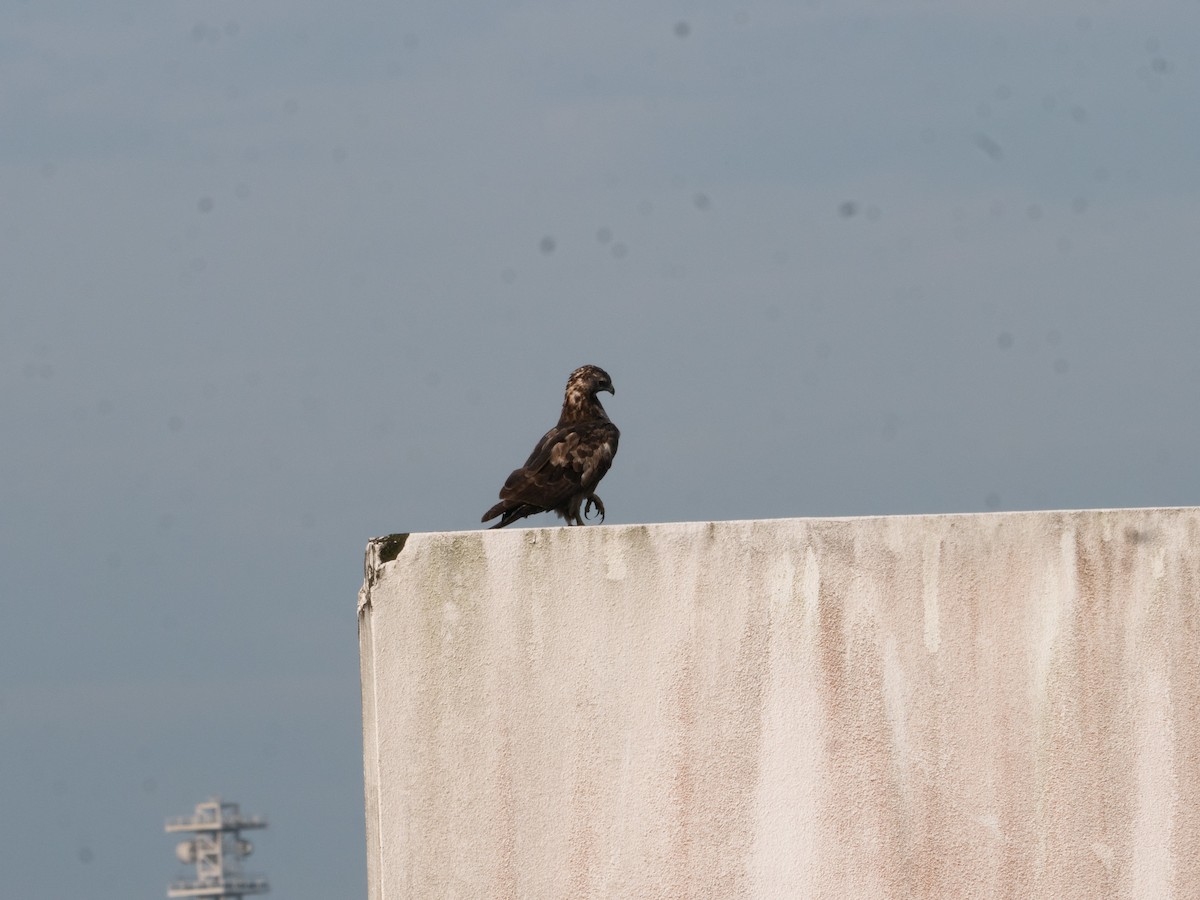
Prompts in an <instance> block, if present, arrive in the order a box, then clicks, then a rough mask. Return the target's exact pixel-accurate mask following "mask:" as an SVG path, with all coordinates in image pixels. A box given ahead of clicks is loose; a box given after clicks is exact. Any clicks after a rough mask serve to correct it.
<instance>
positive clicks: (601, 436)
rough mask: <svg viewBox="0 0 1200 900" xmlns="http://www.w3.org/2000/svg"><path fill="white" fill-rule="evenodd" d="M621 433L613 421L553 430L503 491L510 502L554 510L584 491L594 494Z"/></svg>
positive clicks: (588, 423)
mask: <svg viewBox="0 0 1200 900" xmlns="http://www.w3.org/2000/svg"><path fill="white" fill-rule="evenodd" d="M619 438H620V432H619V431H617V427H616V426H615V425H613V424H612V423H611V422H599V421H598V422H578V423H575V424H572V425H563V426H558V427H555V428H551V429H550V430H549V431H548V432H546V434H545V436H543V437H542V439H541V440H540V441H539V442H538V445H537V446H536V447H535V448H534V449H533V452H532V453H531V454H529V459H527V460H526V461H525V465H523V466H522V467H521V468H519V469H517V470H515V471H514V472H513V473H512V474H511V475H509V476H508V480H507V481H505V482H504V487H502V488H501V489H500V498H501V499H502V500H506V501H509V502H510V503H529V504H532V505H534V506H538V507H541V508H542V509H554V508H555V507H557V506H558V505H560V504H562V503H565V502H566V501H567V500H569V499H570V498H571V497H573V496H574V495H575V494H578V493H580V492H581V491H588V492H590V491H591V490H592V489H594V488H595V486H596V484H597V483H598V482H599V481H600V479H601V478H603V477H604V473H605V472H607V471H608V469H609V467H610V466H611V465H612V461H613V457H614V456H615V455H616V453H617V441H618V439H619Z"/></svg>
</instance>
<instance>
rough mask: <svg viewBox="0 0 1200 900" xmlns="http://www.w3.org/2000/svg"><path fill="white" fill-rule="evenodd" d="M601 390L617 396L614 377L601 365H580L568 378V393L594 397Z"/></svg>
mask: <svg viewBox="0 0 1200 900" xmlns="http://www.w3.org/2000/svg"><path fill="white" fill-rule="evenodd" d="M600 391H608V392H609V393H610V394H612V395H613V396H616V393H617V392H616V390H615V389H614V388H613V383H612V379H611V378H610V377H609V375H608V373H607V372H605V371H604V370H603V369H602V368H600V367H599V366H580V367H579V368H578V369H576V370H575V371H574V372H572V373H571V377H570V378H568V379H567V394H568V395H570V394H574V395H577V396H583V397H587V398H594V397H595V396H596V394H598V393H599V392H600Z"/></svg>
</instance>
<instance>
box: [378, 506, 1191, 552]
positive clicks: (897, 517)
mask: <svg viewBox="0 0 1200 900" xmlns="http://www.w3.org/2000/svg"><path fill="white" fill-rule="evenodd" d="M1152 513H1173V514H1188V513H1193V514H1197V513H1200V506H1131V507H1096V508H1085V509H1035V510H1003V511H995V512H949V513H901V514H892V515H869V516H780V517H777V518H767V519H711V520H706V519H697V520H691V521H678V522H629V523H626V524H623V525H585V526H582V527H571V526H568V525H543V526H525V527H522V526H515V527H511V528H505V529H498V530H495V531H493V530H492V529H488V528H471V529H464V530H461V531H414V532H406V533H404V534H403V535H402V536H401V535H397V534H390V535H384V536H381V537H374V538H371V539H370V540H369V541H368V542H367V546H368V552H371V548H373V547H374V548H376V551H375V552H378V548H379V547H381V546H384V547H387V546H391V545H392V542H394V541H395V539H396V538H398V537H403V538H404V539H407V538H409V537H421V538H431V537H434V536H446V537H462V536H463V535H481V536H482V535H490V537H489V538H488V539H489V540H497V539H505V537H506V536H511V535H514V534H525V533H528V532H541V533H556V532H566V531H579V532H590V531H601V532H610V533H612V532H620V531H628V530H632V529H643V528H651V529H656V528H664V529H679V528H702V527H704V528H706V527H710V526H731V527H746V526H749V525H780V526H783V525H786V524H788V523H793V522H794V523H805V524H813V523H819V522H854V521H861V522H878V521H895V522H900V521H905V520H924V521H929V522H944V521H948V520H956V519H957V520H966V521H976V520H999V519H1004V518H1030V517H1037V516H1046V517H1051V518H1054V517H1057V518H1062V517H1087V516H1100V515H1120V514H1137V515H1146V514H1152ZM400 546H401V547H402V546H403V542H401V545H400ZM385 552H386V551H385Z"/></svg>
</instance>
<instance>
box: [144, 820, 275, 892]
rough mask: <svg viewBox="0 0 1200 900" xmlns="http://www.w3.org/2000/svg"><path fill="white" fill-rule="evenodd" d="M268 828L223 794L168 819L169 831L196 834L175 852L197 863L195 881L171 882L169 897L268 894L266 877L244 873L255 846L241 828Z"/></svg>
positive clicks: (185, 859)
mask: <svg viewBox="0 0 1200 900" xmlns="http://www.w3.org/2000/svg"><path fill="white" fill-rule="evenodd" d="M266 827H267V820H266V819H264V818H263V817H262V816H243V815H242V814H241V813H240V812H238V805H237V804H236V803H222V802H221V798H220V797H212V798H210V799H209V800H208V801H207V802H206V803H197V804H196V812H195V814H193V815H190V816H174V817H172V818H170V819H167V826H166V830H167V833H168V834H171V833H180V832H190V833H191V834H192V835H193V837H191V838H190V839H188V840H186V841H182V842H180V844H179V845H178V846H177V847H176V848H175V855H176V856H178V857H179V861H180V862H182V863H187V864H188V865H192V864H194V865H195V866H196V878H195V880H192V881H175V882H172V883H171V885H170V886H169V887H168V888H167V896H168V897H205V898H228V900H241V898H242V897H244V896H247V895H252V894H265V893H267V892H268V891H269V890H270V887H269V886H268V885H267V879H266V878H264V877H263V876H261V875H243V874H242V866H241V863H242V860H243V859H245V858H246V857H247V856H249V855H250V854H251V853H252V852H253V851H254V845H253V844H251V843H250V842H249V841H247V840H243V838H242V835H241V832H242V830H243V829H248V828H266Z"/></svg>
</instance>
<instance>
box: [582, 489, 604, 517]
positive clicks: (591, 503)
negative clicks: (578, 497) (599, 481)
mask: <svg viewBox="0 0 1200 900" xmlns="http://www.w3.org/2000/svg"><path fill="white" fill-rule="evenodd" d="M593 508H594V509H595V510H596V512H598V513H600V523H601V524H604V501H603V500H601V499H600V498H599V497H597V496H596V495H595V494H593V495H592V496H590V497H588V498H587V502H586V503H584V505H583V516H584V518H585V519H590V518H591V517H592V509H593Z"/></svg>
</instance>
